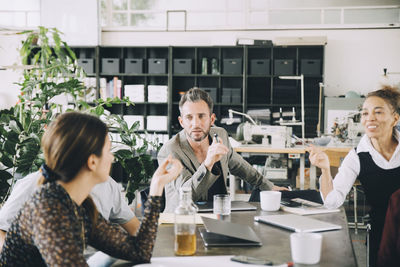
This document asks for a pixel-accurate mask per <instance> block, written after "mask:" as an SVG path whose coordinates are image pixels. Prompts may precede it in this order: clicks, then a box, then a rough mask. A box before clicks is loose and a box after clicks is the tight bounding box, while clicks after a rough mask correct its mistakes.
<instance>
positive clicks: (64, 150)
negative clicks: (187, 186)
mask: <svg viewBox="0 0 400 267" xmlns="http://www.w3.org/2000/svg"><path fill="white" fill-rule="evenodd" d="M42 148H43V152H44V156H45V161H46V164H44V165H42V167H41V171H42V178H41V180H40V183H42V184H43V185H42V186H41V187H40V188H39V189H38V190H37V191H36V192H35V194H34V195H33V196H32V198H31V199H30V201H28V202H26V203H25V204H24V205H23V207H22V208H21V210H20V212H19V213H18V215H17V217H16V218H15V220H14V222H13V223H12V225H11V227H10V229H9V231H8V232H7V235H6V239H5V242H4V246H3V250H2V251H1V254H0V266H87V263H86V261H85V258H84V256H83V251H84V250H85V248H86V246H87V245H91V246H92V247H94V248H96V249H98V250H101V251H103V252H105V253H107V254H109V255H111V256H113V257H116V258H121V259H125V260H129V261H132V262H134V263H142V262H149V261H150V258H151V254H152V250H153V246H154V241H155V238H156V232H157V222H158V216H159V209H160V204H161V195H162V191H163V188H164V185H165V184H167V183H169V182H170V181H172V180H173V179H175V178H176V177H177V176H178V175H179V173H180V172H181V169H182V165H181V163H180V162H179V161H178V160H176V159H173V158H171V157H169V158H167V159H166V160H165V161H164V162H163V163H162V164H161V165H160V166H159V168H158V169H157V170H156V172H155V173H154V175H153V178H152V181H151V185H150V198H149V200H148V202H147V203H146V209H145V215H144V218H143V221H142V224H141V227H140V229H139V231H138V233H137V235H136V236H131V235H129V234H128V233H126V232H125V231H123V230H122V229H121V228H120V227H119V226H116V225H111V224H110V223H108V222H107V221H106V220H105V219H104V218H103V217H102V216H101V215H100V214H99V213H98V212H97V210H96V207H95V205H94V203H93V201H92V199H91V198H90V196H89V193H90V191H91V189H92V188H93V187H94V186H95V185H96V184H99V183H102V182H104V181H106V180H107V179H108V177H109V172H110V168H111V164H112V161H113V159H114V156H113V155H112V153H111V151H110V149H111V143H110V140H109V137H108V130H107V126H106V125H105V124H104V123H103V122H102V121H101V120H99V119H98V118H97V117H94V116H91V115H87V114H82V113H78V112H71V113H65V114H63V115H61V116H59V117H58V118H57V119H56V120H55V121H54V122H53V123H52V124H51V125H50V126H49V128H48V129H47V130H46V132H45V134H44V136H43V138H42ZM168 165H169V166H170V168H168V170H167V166H168Z"/></svg>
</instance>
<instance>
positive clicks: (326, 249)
mask: <svg viewBox="0 0 400 267" xmlns="http://www.w3.org/2000/svg"><path fill="white" fill-rule="evenodd" d="M252 204H254V205H256V206H257V207H258V210H257V211H240V212H232V213H231V215H230V216H228V218H227V220H230V221H231V222H234V223H240V224H245V225H249V226H250V227H252V228H253V230H254V231H255V232H256V234H257V235H258V236H259V237H260V239H261V240H262V243H263V245H262V246H261V247H210V248H206V247H204V244H203V240H202V238H201V236H200V234H199V232H198V230H197V231H196V236H197V252H196V254H195V256H213V255H247V256H253V257H263V258H267V259H269V260H271V261H273V262H276V263H283V262H288V261H291V259H292V258H291V252H290V234H291V233H292V232H290V231H288V230H285V229H281V228H277V227H274V226H270V225H267V224H263V223H258V222H255V221H254V216H256V215H268V214H283V213H284V212H283V211H277V212H265V211H261V210H260V209H259V203H252ZM310 217H312V218H316V219H319V220H322V221H326V222H330V223H335V224H339V225H341V226H342V229H341V230H335V231H328V232H322V233H321V234H322V236H323V241H322V254H321V261H320V263H319V264H316V265H312V266H323V267H338V266H340V267H351V266H357V263H356V258H355V255H354V250H353V245H352V242H351V239H350V235H349V230H348V226H347V218H346V214H345V212H344V209H343V208H341V211H340V212H337V213H330V214H320V215H312V216H310ZM200 227H203V226H198V227H197V228H200ZM171 256H174V226H173V225H160V226H159V229H158V234H157V239H156V243H155V247H154V252H153V257H171ZM118 262H119V263H121V262H123V261H120V260H119V261H118ZM118 262H117V263H116V264H115V266H121V265H119V264H118ZM210 264H211V265H210V266H212V262H210ZM123 266H127V265H123ZM243 266H244V267H245V265H243ZM246 266H247V265H246ZM249 266H250V265H249ZM296 266H302V265H296ZM307 266H310V265H307Z"/></svg>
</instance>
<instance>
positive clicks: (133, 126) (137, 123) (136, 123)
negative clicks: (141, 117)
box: [130, 121, 140, 131]
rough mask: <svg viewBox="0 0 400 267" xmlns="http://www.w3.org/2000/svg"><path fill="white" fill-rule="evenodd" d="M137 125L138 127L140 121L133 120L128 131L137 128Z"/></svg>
mask: <svg viewBox="0 0 400 267" xmlns="http://www.w3.org/2000/svg"><path fill="white" fill-rule="evenodd" d="M139 127H140V121H135V122H134V123H133V124H132V126H131V128H130V131H137V130H138V129H139Z"/></svg>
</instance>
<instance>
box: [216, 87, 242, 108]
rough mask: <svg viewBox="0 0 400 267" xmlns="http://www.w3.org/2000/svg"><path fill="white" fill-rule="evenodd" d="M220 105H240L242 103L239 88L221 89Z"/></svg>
mask: <svg viewBox="0 0 400 267" xmlns="http://www.w3.org/2000/svg"><path fill="white" fill-rule="evenodd" d="M221 102H222V103H232V104H240V103H241V102H242V89H241V88H222V97H221Z"/></svg>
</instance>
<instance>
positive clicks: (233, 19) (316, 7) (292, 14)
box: [101, 0, 400, 31]
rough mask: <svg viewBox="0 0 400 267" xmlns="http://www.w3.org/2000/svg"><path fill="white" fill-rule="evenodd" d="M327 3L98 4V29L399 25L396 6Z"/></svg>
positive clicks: (106, 0)
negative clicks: (99, 18) (99, 10)
mask: <svg viewBox="0 0 400 267" xmlns="http://www.w3.org/2000/svg"><path fill="white" fill-rule="evenodd" d="M326 2H328V3H326ZM332 2H333V1H309V0H303V1H302V2H301V3H302V4H298V3H297V4H296V3H295V2H293V1H292V2H288V1H282V2H281V1H275V2H273V1H266V0H201V1H198V0H101V21H102V26H103V30H118V29H120V28H122V29H123V30H140V31H143V30H145V31H146V30H161V31H167V30H187V31H191V30H232V29H233V30H247V29H249V30H251V29H272V28H287V29H290V28H299V27H301V28H310V29H312V28H314V29H315V28H329V27H331V28H348V27H357V28H363V27H390V26H399V24H400V5H390V6H389V5H384V4H381V5H380V6H365V5H364V6H362V5H359V6H332V5H333V4H332ZM383 2H385V1H383ZM341 3H343V2H341ZM328 4H329V6H328ZM355 25H356V26H355Z"/></svg>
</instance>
